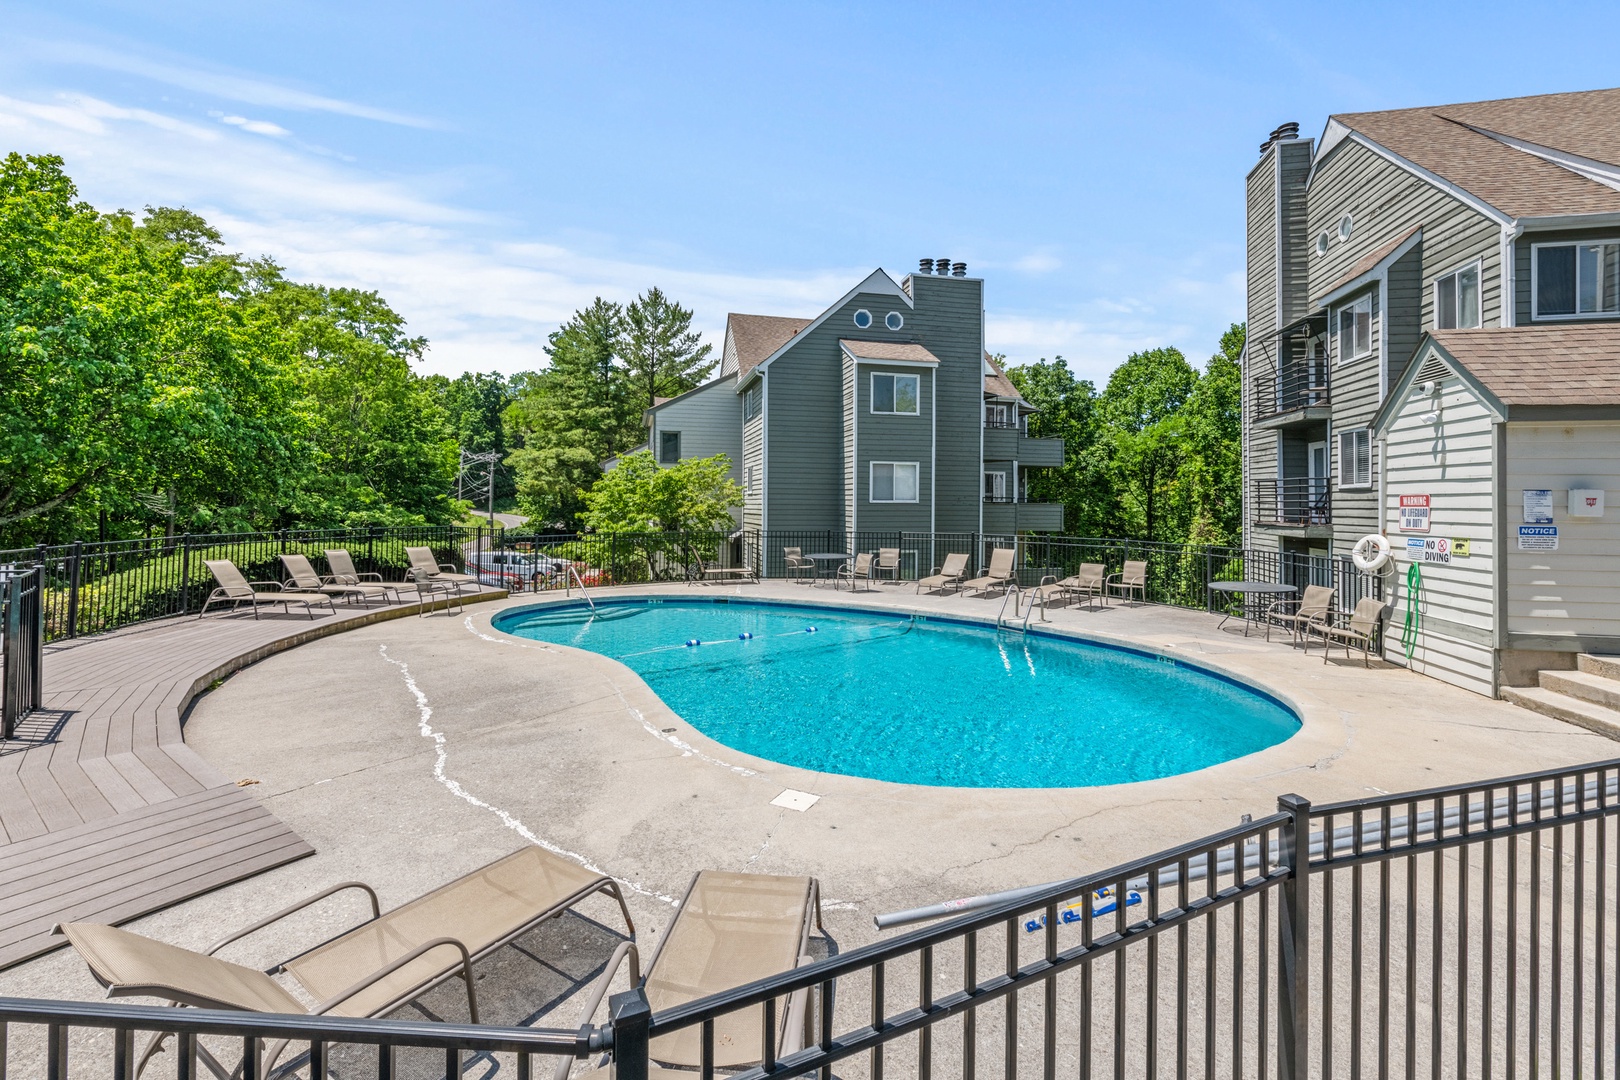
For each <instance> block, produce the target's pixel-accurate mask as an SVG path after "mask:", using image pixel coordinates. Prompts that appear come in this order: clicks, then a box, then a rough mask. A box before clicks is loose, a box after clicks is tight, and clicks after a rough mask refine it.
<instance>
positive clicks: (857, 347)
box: [838, 338, 939, 364]
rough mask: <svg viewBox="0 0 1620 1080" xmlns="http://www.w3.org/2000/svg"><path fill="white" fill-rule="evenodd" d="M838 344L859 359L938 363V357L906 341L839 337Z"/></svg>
mask: <svg viewBox="0 0 1620 1080" xmlns="http://www.w3.org/2000/svg"><path fill="white" fill-rule="evenodd" d="M838 344H840V345H842V346H843V347H844V348H845V349H846V350H848V352H849V354H850V355H851V356H854V357H857V358H858V359H861V360H902V361H907V362H910V363H913V364H937V363H939V357H937V356H935V355H934V354H933V353H931V352H929V351H928V350H927V349H925V348H923V347H922V346H921V345H917V344H914V343H912V342H908V341H846V340H844V339H843V338H839V339H838Z"/></svg>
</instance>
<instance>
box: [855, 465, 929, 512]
mask: <svg viewBox="0 0 1620 1080" xmlns="http://www.w3.org/2000/svg"><path fill="white" fill-rule="evenodd" d="M867 491H868V492H869V493H870V494H869V497H868V500H867V501H869V502H875V503H914V502H916V501H917V497H918V496H917V462H915V461H874V462H872V475H871V479H870V486H869V487H868V488H867Z"/></svg>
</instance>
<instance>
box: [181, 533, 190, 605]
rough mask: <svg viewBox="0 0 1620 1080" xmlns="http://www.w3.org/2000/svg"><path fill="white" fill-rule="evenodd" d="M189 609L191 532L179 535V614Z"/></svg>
mask: <svg viewBox="0 0 1620 1080" xmlns="http://www.w3.org/2000/svg"><path fill="white" fill-rule="evenodd" d="M190 610H191V534H190V533H183V534H182V535H181V537H180V614H182V615H184V614H186V613H188V612H189V611H190Z"/></svg>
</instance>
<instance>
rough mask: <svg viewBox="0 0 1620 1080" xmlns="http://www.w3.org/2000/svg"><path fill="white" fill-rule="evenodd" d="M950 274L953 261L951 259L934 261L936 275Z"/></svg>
mask: <svg viewBox="0 0 1620 1080" xmlns="http://www.w3.org/2000/svg"><path fill="white" fill-rule="evenodd" d="M950 272H951V260H949V259H935V260H934V273H936V274H948V273H950Z"/></svg>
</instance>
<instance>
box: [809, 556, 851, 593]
mask: <svg viewBox="0 0 1620 1080" xmlns="http://www.w3.org/2000/svg"><path fill="white" fill-rule="evenodd" d="M805 558H807V559H809V560H810V561H811V562H813V563H815V564H816V578H817V580H819V579H821V578H823V577H830V578H832V579H833V588H835V589H836V588H838V568H839V567H840V566H842V565H843V564H845V563H847V562H849V560H850V559H852V558H854V556H852V555H851V554H850V553H849V552H847V551H813V552H811V553H810V554H808V555H806V556H805ZM823 563H825V564H827V565H826V567H825V568H823V566H822V564H823Z"/></svg>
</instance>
